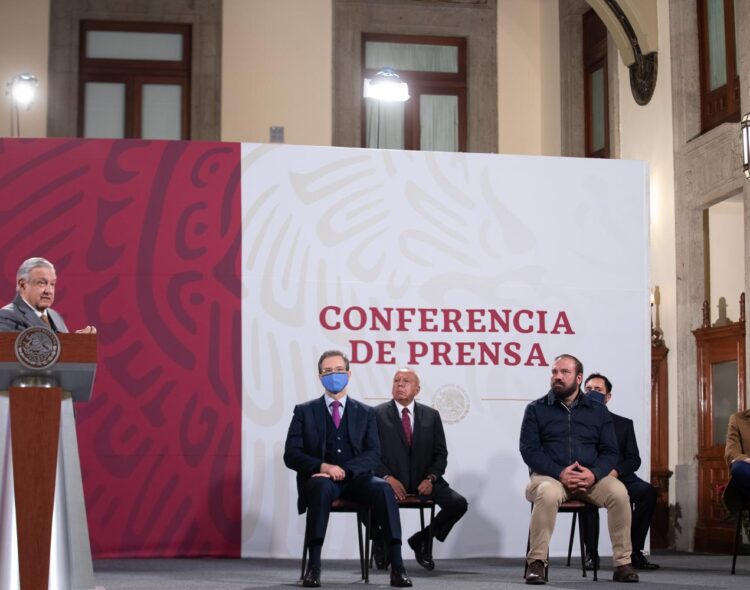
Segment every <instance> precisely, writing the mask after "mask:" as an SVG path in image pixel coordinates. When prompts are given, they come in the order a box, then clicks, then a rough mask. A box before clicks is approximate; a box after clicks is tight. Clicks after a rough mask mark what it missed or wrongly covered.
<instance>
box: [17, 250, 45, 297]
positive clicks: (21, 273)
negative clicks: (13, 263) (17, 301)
mask: <svg viewBox="0 0 750 590" xmlns="http://www.w3.org/2000/svg"><path fill="white" fill-rule="evenodd" d="M35 268H48V269H50V270H51V271H52V272H55V266H54V265H53V264H52V263H51V262H50V261H49V260H47V259H45V258H39V257H36V258H29V259H28V260H24V261H23V263H22V264H21V266H19V267H18V272H17V273H16V292H20V291H21V287H20V285H19V284H18V281H20V280H21V279H23V280H24V281H27V282H28V280H29V277H30V276H31V271H32V270H34V269H35Z"/></svg>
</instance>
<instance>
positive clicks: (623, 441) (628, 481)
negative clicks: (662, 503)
mask: <svg viewBox="0 0 750 590" xmlns="http://www.w3.org/2000/svg"><path fill="white" fill-rule="evenodd" d="M585 389H586V392H587V393H590V395H592V397H597V398H598V399H600V400H601V401H602V402H603V403H605V404H606V403H608V402H609V400H610V399H612V383H611V382H610V381H609V379H607V378H606V377H605V376H604V375H600V374H599V373H592V374H591V375H589V376H588V378H587V379H586V384H585ZM610 414H611V415H612V422H613V423H614V427H615V436H616V437H617V447H618V457H617V464H616V465H615V468H614V469H613V470H612V471H611V472H610V475H612V476H614V477H616V478H618V479H619V480H620V481H621V482H622V483H623V484H624V485H625V488H626V489H627V490H628V495H629V496H630V501H631V503H632V504H633V506H634V509H633V519H632V521H631V525H630V541H631V543H632V545H633V553H632V555H631V558H632V560H633V567H634V568H636V569H641V570H654V569H659V566H658V565H657V564H655V563H652V562H650V561H649V560H648V558H647V557H646V556H645V555H644V554H643V546H644V544H645V543H646V535H647V534H648V529H649V527H650V526H651V517H652V516H653V515H654V508H655V507H656V500H657V497H658V495H659V491H658V490H657V489H656V488H655V487H654V486H652V485H651V484H650V483H648V482H645V481H643V480H642V479H641V478H640V477H638V476H637V475H636V474H635V472H636V471H637V470H638V468H639V467H640V466H641V456H640V454H639V453H638V442H637V441H636V440H635V429H634V428H633V421H632V420H629V419H628V418H623V417H622V416H618V415H617V414H614V413H612V412H610ZM581 520H583V527H584V537H585V539H584V543H585V544H586V567H587V568H589V569H593V568H594V560H597V561H598V559H599V556H598V555H597V550H596V548H597V547H598V545H599V513H598V512H597V511H586V512H583V513H582V514H581Z"/></svg>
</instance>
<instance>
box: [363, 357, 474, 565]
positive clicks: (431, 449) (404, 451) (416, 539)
mask: <svg viewBox="0 0 750 590" xmlns="http://www.w3.org/2000/svg"><path fill="white" fill-rule="evenodd" d="M419 390H420V385H419V375H417V373H416V372H415V371H413V370H412V369H399V370H398V371H396V374H395V375H394V376H393V388H392V390H391V394H392V396H393V400H392V401H389V402H385V403H384V404H380V405H379V406H377V407H376V408H375V414H376V416H377V419H378V433H379V434H380V467H379V469H378V475H380V476H381V477H382V478H384V479H385V480H386V481H387V482H388V483H389V484H390V485H391V487H392V488H393V493H394V494H395V496H396V499H397V500H403V499H405V498H406V497H407V496H408V495H414V496H419V497H422V498H425V499H430V500H434V501H435V504H437V505H438V506H439V507H440V512H439V513H438V514H437V516H435V520H434V521H433V523H432V532H433V535H434V537H435V538H436V539H437V540H438V541H445V538H446V537H447V536H448V533H449V532H450V530H451V529H452V528H453V525H454V524H456V522H458V520H459V519H460V518H461V517H462V516H463V515H464V514H465V513H466V509H467V507H468V503H467V502H466V499H465V498H464V497H463V496H462V495H461V494H459V493H457V492H456V491H454V490H452V489H451V487H450V486H449V485H448V482H447V481H445V480H444V479H443V473H445V468H446V466H447V465H448V447H447V446H446V444H445V432H444V431H443V422H442V420H441V419H440V413H439V412H438V411H437V410H434V409H432V408H430V407H428V406H425V405H423V404H420V403H417V402H416V401H415V399H414V398H416V397H417V395H418V394H419ZM429 535H430V528H429V527H426V528H424V529H423V530H421V531H419V532H417V533H415V534H414V535H412V536H411V537H410V538H409V546H410V547H411V548H412V549H413V550H414V556H415V557H416V559H417V562H419V564H420V565H421V566H422V567H424V568H426V569H428V570H431V569H434V567H435V563H434V561H433V560H432V555H431V551H430V550H429V548H430V540H431V539H430V536H429ZM377 548H378V544H377V543H376V544H375V546H374V547H373V550H377ZM376 556H377V554H376ZM383 565H384V564H382V563H381V564H378V566H379V567H382V566H383Z"/></svg>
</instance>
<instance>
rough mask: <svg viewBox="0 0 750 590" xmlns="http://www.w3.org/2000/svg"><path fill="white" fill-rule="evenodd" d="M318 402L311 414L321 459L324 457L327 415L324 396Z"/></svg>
mask: <svg viewBox="0 0 750 590" xmlns="http://www.w3.org/2000/svg"><path fill="white" fill-rule="evenodd" d="M318 401H319V403H317V404H315V405H314V406H313V414H314V418H315V428H316V429H317V431H318V440H319V441H320V457H321V458H323V457H325V455H326V414H327V413H328V408H327V407H326V400H325V394H323V397H321V398H319V400H318Z"/></svg>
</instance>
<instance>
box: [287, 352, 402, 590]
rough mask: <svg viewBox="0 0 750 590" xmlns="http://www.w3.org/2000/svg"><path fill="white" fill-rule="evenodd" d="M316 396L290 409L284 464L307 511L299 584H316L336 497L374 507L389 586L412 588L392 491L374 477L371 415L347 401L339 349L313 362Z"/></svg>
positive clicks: (376, 457)
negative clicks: (307, 553) (386, 555)
mask: <svg viewBox="0 0 750 590" xmlns="http://www.w3.org/2000/svg"><path fill="white" fill-rule="evenodd" d="M318 374H319V378H320V382H321V384H322V385H323V388H324V389H325V394H324V395H322V396H321V397H319V398H317V399H314V400H311V401H309V402H306V403H304V404H299V405H297V406H295V408H294V415H293V416H292V422H291V424H290V425H289V432H288V434H287V438H286V447H285V449H284V463H285V464H286V466H287V467H289V469H293V470H294V471H296V472H297V490H298V493H299V498H298V501H297V507H298V509H299V513H300V514H302V513H303V512H304V511H305V510H307V535H308V545H309V551H310V560H309V562H308V567H307V571H306V572H305V574H304V578H303V581H302V585H303V586H304V587H306V588H310V587H318V586H320V554H321V550H322V547H323V539H324V538H325V534H326V528H327V526H328V517H329V515H330V511H331V503H332V502H333V501H334V500H336V499H337V498H343V499H347V500H353V501H356V502H364V503H367V504H371V505H372V506H373V513H374V517H375V523H376V524H377V525H379V526H380V527H381V528H382V530H383V531H384V534H385V538H386V540H387V541H388V545H389V554H390V559H391V563H392V564H393V568H392V569H391V586H398V587H407V586H411V580H410V579H409V576H408V575H407V573H406V570H405V569H404V562H403V559H402V557H401V522H400V520H399V514H398V505H397V504H396V500H395V498H394V497H393V492H392V491H391V487H390V486H389V485H388V484H387V483H386V482H385V481H383V480H382V479H380V478H379V477H376V476H375V471H376V470H377V468H378V464H379V462H380V442H379V440H378V427H377V423H376V420H375V411H374V410H373V409H372V408H371V407H370V406H367V405H365V404H361V403H359V402H358V401H356V400H354V399H352V398H350V397H348V395H347V385H348V383H349V377H350V376H351V372H350V371H349V359H347V358H346V355H344V353H342V352H339V351H338V350H329V351H328V352H324V353H323V354H322V355H321V357H320V360H319V361H318Z"/></svg>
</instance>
